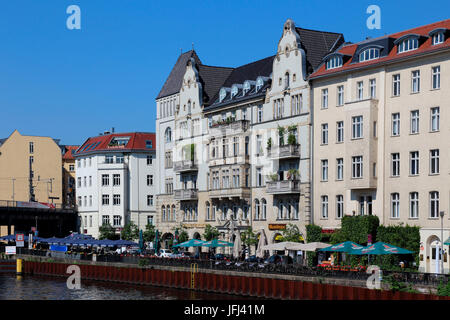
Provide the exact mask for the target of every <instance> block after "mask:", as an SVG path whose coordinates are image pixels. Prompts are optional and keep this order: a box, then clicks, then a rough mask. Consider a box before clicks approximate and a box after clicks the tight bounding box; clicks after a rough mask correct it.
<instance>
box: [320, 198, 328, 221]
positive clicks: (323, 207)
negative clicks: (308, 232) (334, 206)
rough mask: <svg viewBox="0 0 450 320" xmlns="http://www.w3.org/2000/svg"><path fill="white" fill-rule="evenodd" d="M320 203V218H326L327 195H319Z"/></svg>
mask: <svg viewBox="0 0 450 320" xmlns="http://www.w3.org/2000/svg"><path fill="white" fill-rule="evenodd" d="M321 200H322V201H321V204H322V218H323V219H328V196H322V197H321Z"/></svg>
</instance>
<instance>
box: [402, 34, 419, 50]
mask: <svg viewBox="0 0 450 320" xmlns="http://www.w3.org/2000/svg"><path fill="white" fill-rule="evenodd" d="M418 47H419V39H418V38H417V37H409V38H406V39H405V40H402V41H400V42H399V43H398V51H397V52H398V53H402V52H407V51H412V50H416V49H417V48H418Z"/></svg>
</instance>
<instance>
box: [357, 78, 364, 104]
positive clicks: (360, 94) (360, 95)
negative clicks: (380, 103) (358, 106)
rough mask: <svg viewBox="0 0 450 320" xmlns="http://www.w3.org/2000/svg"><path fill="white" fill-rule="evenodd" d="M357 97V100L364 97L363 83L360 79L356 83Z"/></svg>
mask: <svg viewBox="0 0 450 320" xmlns="http://www.w3.org/2000/svg"><path fill="white" fill-rule="evenodd" d="M357 97H358V100H362V99H364V83H363V82H362V81H358V83H357Z"/></svg>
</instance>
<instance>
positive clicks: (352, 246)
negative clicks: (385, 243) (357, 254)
mask: <svg viewBox="0 0 450 320" xmlns="http://www.w3.org/2000/svg"><path fill="white" fill-rule="evenodd" d="M363 248H364V246H362V245H360V244H357V243H354V242H352V241H345V242H342V243H338V244H335V245H332V246H329V247H326V248H323V249H320V250H319V251H327V252H346V253H352V252H354V251H355V250H360V249H363Z"/></svg>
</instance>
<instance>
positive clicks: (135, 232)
mask: <svg viewBox="0 0 450 320" xmlns="http://www.w3.org/2000/svg"><path fill="white" fill-rule="evenodd" d="M121 237H122V239H123V240H135V239H139V229H138V227H137V226H136V225H135V224H134V222H128V223H127V224H126V225H125V227H123V229H122V232H121Z"/></svg>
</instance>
